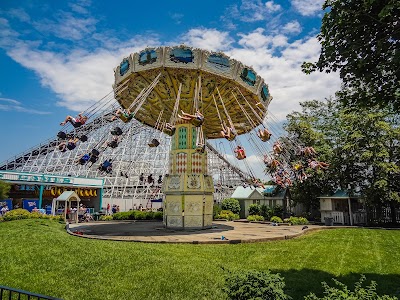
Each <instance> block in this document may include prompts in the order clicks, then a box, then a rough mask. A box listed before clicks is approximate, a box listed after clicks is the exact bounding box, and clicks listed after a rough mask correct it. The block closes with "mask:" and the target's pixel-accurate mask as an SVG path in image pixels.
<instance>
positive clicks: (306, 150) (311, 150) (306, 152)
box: [303, 147, 317, 156]
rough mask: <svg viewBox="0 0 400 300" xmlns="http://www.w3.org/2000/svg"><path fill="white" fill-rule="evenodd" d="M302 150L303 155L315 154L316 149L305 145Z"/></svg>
mask: <svg viewBox="0 0 400 300" xmlns="http://www.w3.org/2000/svg"><path fill="white" fill-rule="evenodd" d="M303 151H304V155H305V156H314V155H316V154H317V151H315V149H314V148H313V147H305V148H304V150H303Z"/></svg>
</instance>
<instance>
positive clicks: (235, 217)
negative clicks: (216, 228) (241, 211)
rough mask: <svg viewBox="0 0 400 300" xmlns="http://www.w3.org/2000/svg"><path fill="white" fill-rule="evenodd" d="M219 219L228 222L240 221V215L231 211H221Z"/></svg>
mask: <svg viewBox="0 0 400 300" xmlns="http://www.w3.org/2000/svg"><path fill="white" fill-rule="evenodd" d="M217 219H225V220H228V221H233V220H239V215H238V214H234V213H233V212H231V211H230V210H221V213H220V214H219V215H217Z"/></svg>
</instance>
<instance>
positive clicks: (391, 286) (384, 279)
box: [271, 269, 400, 300]
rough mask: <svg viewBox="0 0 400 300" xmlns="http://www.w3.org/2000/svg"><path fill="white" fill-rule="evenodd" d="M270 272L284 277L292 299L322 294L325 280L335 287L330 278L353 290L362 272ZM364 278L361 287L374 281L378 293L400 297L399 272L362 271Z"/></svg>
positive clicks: (320, 295)
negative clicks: (341, 273)
mask: <svg viewBox="0 0 400 300" xmlns="http://www.w3.org/2000/svg"><path fill="white" fill-rule="evenodd" d="M271 273H279V274H281V276H282V277H284V278H285V284H286V288H285V291H286V293H287V294H288V295H289V296H291V297H292V298H293V299H295V300H297V299H304V296H306V295H308V294H310V293H311V292H313V293H315V294H316V295H317V296H319V297H322V296H323V292H324V290H323V288H322V284H321V282H323V281H325V282H326V283H327V284H328V285H329V286H332V287H337V286H336V284H335V283H334V281H333V280H332V278H335V279H337V280H339V281H340V282H342V283H344V284H345V285H347V287H348V288H349V290H351V291H354V284H355V283H356V282H358V281H359V280H360V277H361V275H362V273H350V274H348V275H345V276H338V277H335V276H334V275H333V274H330V273H327V272H324V271H319V270H311V269H302V270H293V269H292V270H276V269H271ZM363 274H364V275H365V277H366V280H365V281H364V283H363V287H365V286H367V285H370V283H371V281H375V282H376V283H377V284H378V286H377V293H378V295H384V294H385V295H389V296H396V297H398V298H399V297H400V274H372V273H363Z"/></svg>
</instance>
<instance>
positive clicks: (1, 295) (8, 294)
mask: <svg viewBox="0 0 400 300" xmlns="http://www.w3.org/2000/svg"><path fill="white" fill-rule="evenodd" d="M3 299H4V300H40V299H45V300H47V299H49V300H50V299H52V300H62V299H60V298H54V297H49V296H45V295H40V294H35V293H31V292H28V291H23V290H18V289H13V288H10V287H7V286H2V285H0V300H3Z"/></svg>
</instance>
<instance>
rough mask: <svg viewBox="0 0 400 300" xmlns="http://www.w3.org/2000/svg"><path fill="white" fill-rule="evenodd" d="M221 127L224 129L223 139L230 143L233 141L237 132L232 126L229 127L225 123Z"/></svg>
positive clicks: (222, 132)
mask: <svg viewBox="0 0 400 300" xmlns="http://www.w3.org/2000/svg"><path fill="white" fill-rule="evenodd" d="M221 127H222V130H221V136H222V137H223V138H226V139H227V140H228V141H232V140H233V139H234V138H235V134H234V132H235V130H234V129H233V128H232V127H230V126H227V125H226V124H225V122H224V123H223V124H221Z"/></svg>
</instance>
